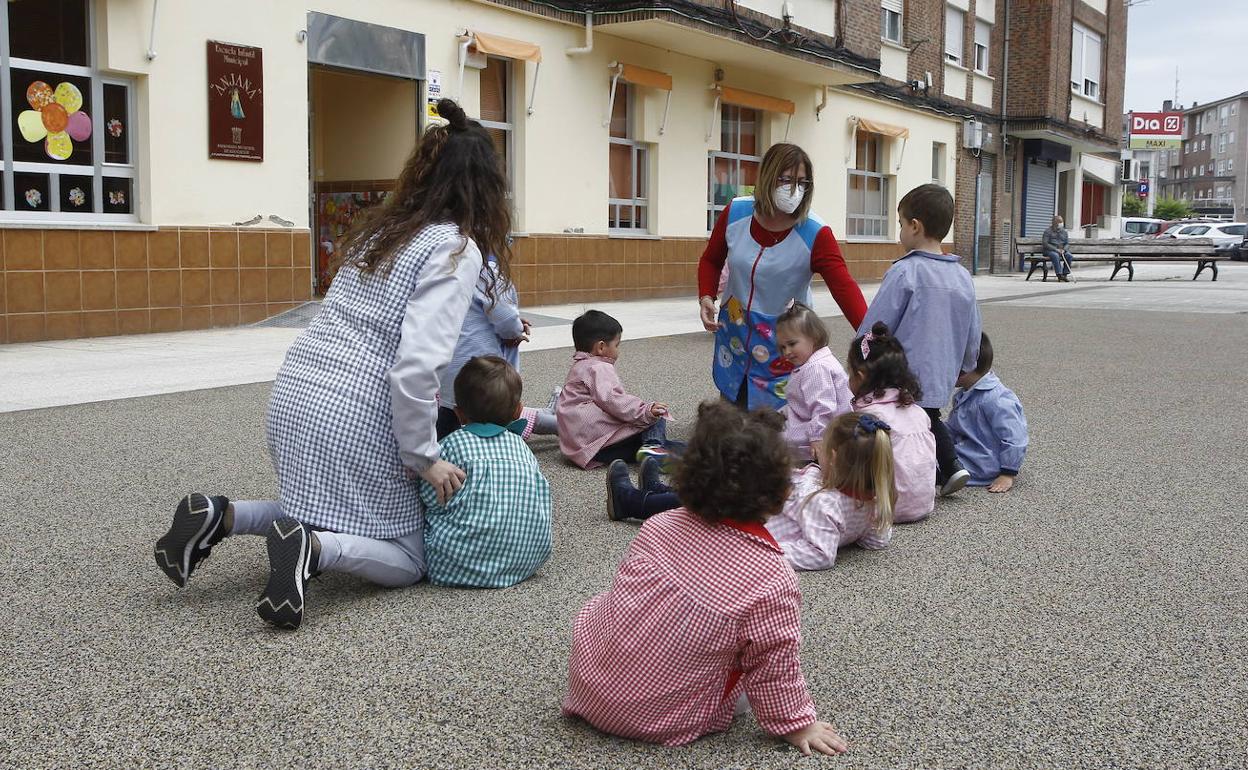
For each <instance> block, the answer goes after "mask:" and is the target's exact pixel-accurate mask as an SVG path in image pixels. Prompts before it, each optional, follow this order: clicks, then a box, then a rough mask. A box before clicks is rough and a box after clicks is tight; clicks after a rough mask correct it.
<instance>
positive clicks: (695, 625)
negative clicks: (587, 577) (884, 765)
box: [563, 508, 815, 746]
mask: <svg viewBox="0 0 1248 770" xmlns="http://www.w3.org/2000/svg"><path fill="white" fill-rule="evenodd" d="M800 628H801V594H800V592H799V590H798V586H797V577H796V575H794V574H793V570H792V569H791V568H790V567H789V566H788V564H786V563H785V560H784V555H783V554H782V553H781V551H780V548H779V547H778V546H777V545H776V543H775V540H774V539H773V538H772V537H771V535H770V534H768V533H767V530H766V528H764V527H763V525H762V524H743V523H737V522H730V521H728V520H725V521H722V522H720V523H719V524H710V523H708V522H706V521H705V520H703V519H702V518H700V517H698V516H696V515H694V514H692V513H689V512H688V511H686V510H685V509H684V508H678V509H676V510H673V511H666V512H664V513H660V514H658V515H656V516H653V517H651V518H650V519H648V520H647V521H646V523H645V524H643V525H642V527H641V530H640V532H638V534H637V537H636V539H635V540H634V541H633V544H632V546H631V547H630V548H629V551H628V555H627V556H626V557H625V559H624V562H623V564H621V565H620V569H619V573H618V574H617V575H616V578H615V582H614V583H613V584H612V587H611V590H610V591H608V592H606V593H604V594H599V595H598V596H596V597H594V598H593V599H591V600H590V602H589V603H588V604H587V605H586V606H585V607H584V609H582V610H581V612H580V614H579V615H577V618H576V624H575V628H574V631H573V643H572V658H571V661H570V663H569V675H568V679H569V690H568V695H567V697H566V698H565V699H564V702H563V711H564V713H565V714H572V715H576V716H580V717H581V718H583V719H585V720H586V721H587V722H589V723H590V724H593V725H594V726H595V727H598V728H599V729H601V730H604V731H606V732H609V733H612V734H614V735H620V736H624V737H629V738H639V739H641V740H646V741H652V742H656V743H663V744H666V745H669V746H674V745H679V744H683V743H688V742H690V741H693V740H695V739H696V738H698V737H700V736H702V735H705V734H707V733H710V732H717V731H720V730H724V729H726V728H727V727H728V725H729V723H730V722H731V721H732V717H733V713H734V708H735V705H736V701H737V698H738V696H739V694H740V693H741V692H742V688H744V691H746V692H749V693H750V705H751V707H752V708H753V710H754V713H755V715H756V716H757V717H758V721H759V723H760V724H761V725H762V726H763V728H764V729H766V730H767V731H768V732H770V733H773V734H777V735H782V734H785V733H789V732H791V731H793V730H796V729H799V728H801V727H804V726H805V725H807V724H809V723H810V722H812V721H813V720H814V718H815V707H814V704H813V703H812V702H811V699H810V696H809V694H808V692H807V689H806V682H805V679H804V678H803V677H802V674H801V669H800V664H799V658H798V645H799V642H800V634H801V631H800ZM756 682H757V683H759V684H762V683H765V684H766V686H765V687H759V688H757V689H755V688H754V687H753V685H754V684H755V683H756ZM708 693H716V694H718V697H708Z"/></svg>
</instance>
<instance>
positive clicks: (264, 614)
mask: <svg viewBox="0 0 1248 770" xmlns="http://www.w3.org/2000/svg"><path fill="white" fill-rule="evenodd" d="M265 547H266V548H267V550H268V552H269V582H268V584H267V585H266V586H265V587H264V593H262V594H260V598H259V599H257V600H256V612H257V613H258V614H259V615H260V617H261V618H263V619H264V620H265V621H266V622H268V623H272V624H273V625H275V626H278V627H280V628H289V629H292V630H293V629H296V628H298V627H299V624H300V623H302V622H303V588H304V584H305V583H306V582H307V579H308V575H307V573H306V565H307V561H308V549H309V548H311V547H312V542H311V537H310V536H309V535H308V531H307V529H306V528H305V527H304V526H303V525H302V524H300V523H299V522H298V521H296V520H295V519H292V518H290V517H286V516H284V517H282V518H280V519H278V520H277V521H275V522H273V527H272V528H271V529H270V530H269V534H268V537H267V538H266V539H265Z"/></svg>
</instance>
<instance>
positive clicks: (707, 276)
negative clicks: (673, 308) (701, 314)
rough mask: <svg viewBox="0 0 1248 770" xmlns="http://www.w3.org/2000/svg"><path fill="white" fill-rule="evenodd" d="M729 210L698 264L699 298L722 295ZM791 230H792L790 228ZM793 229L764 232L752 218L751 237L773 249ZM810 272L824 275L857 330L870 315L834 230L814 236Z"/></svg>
mask: <svg viewBox="0 0 1248 770" xmlns="http://www.w3.org/2000/svg"><path fill="white" fill-rule="evenodd" d="M728 210H729V209H728V208H725V209H724V211H723V213H721V214H720V215H719V219H717V220H715V229H714V230H712V231H711V239H710V240H709V241H708V242H707V244H706V250H705V251H703V252H702V259H701V260H700V261H699V262H698V296H699V297H715V296H717V295H718V294H719V275H720V273H721V272H723V269H724V263H725V262H727V261H728V236H727V233H728ZM790 230H791V228H790ZM790 230H780V231H778V232H773V231H771V230H767V229H764V228H763V226H762V225H760V224H759V223H758V220H757V219H754V218H753V217H751V218H750V236H751V237H752V238H753V239H754V240H755V241H756V242H757V243H758V244H759V245H760V246H774V245H775V244H777V243H780V242H781V241H783V240H784V239H785V238H787V237H788V235H789V232H790ZM810 272H811V274H814V273H818V274H819V275H821V276H823V280H824V282H825V283H827V284H828V291H830V292H832V298H833V299H835V300H836V304H837V306H838V307H840V309H841V312H842V313H844V315H845V320H847V321H849V323H850V325H851V326H853V327H854V329H857V328H858V327H859V326H860V325H861V324H862V319H863V317H864V316H866V314H867V301H866V300H865V299H863V297H862V289H859V288H858V283H857V282H856V281H855V280H854V278H853V276H851V275H850V274H849V268H848V267H846V265H845V258H844V257H842V256H841V247H840V244H838V243H837V242H836V236H835V235H833V234H832V228H830V227H823V228H822V229H820V230H819V234H818V235H816V236H815V242H814V245H813V246H812V247H811V249H810Z"/></svg>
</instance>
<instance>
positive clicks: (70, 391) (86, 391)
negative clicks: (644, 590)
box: [0, 263, 1248, 412]
mask: <svg viewBox="0 0 1248 770" xmlns="http://www.w3.org/2000/svg"><path fill="white" fill-rule="evenodd" d="M1192 269H1193V268H1191V267H1189V266H1187V265H1183V264H1175V265H1145V266H1141V267H1140V268H1137V269H1136V279H1135V281H1134V282H1132V283H1127V282H1126V281H1125V280H1123V278H1122V277H1121V276H1120V277H1119V278H1118V279H1117V280H1115V281H1114V282H1113V283H1112V284H1111V283H1109V282H1107V281H1106V279H1107V278H1108V277H1109V272H1110V268H1109V267H1106V266H1088V267H1082V268H1076V272H1075V275H1076V278H1077V279H1078V281H1079V282H1078V283H1071V284H1065V283H1058V282H1056V281H1055V280H1050V281H1048V282H1041V281H1040V279H1039V277H1038V275H1037V276H1036V277H1033V279H1032V280H1031V281H1025V280H1023V276H1022V275H1021V274H1011V275H1005V276H994V275H980V276H977V277H976V278H975V290H976V292H977V294H978V297H979V300H980V302H981V303H995V302H1010V303H1018V304H1022V305H1028V306H1033V307H1089V308H1093V307H1095V308H1105V309H1113V308H1116V307H1124V308H1125V307H1129V308H1134V309H1156V310H1182V311H1192V312H1235V310H1234V309H1233V308H1236V307H1239V302H1240V300H1242V299H1244V298H1245V297H1248V265H1238V264H1227V263H1224V264H1223V266H1222V268H1221V270H1222V275H1221V277H1220V280H1219V281H1217V282H1216V283H1213V282H1210V281H1209V280H1208V278H1207V276H1208V273H1207V272H1206V274H1205V275H1204V276H1202V277H1201V280H1199V281H1195V282H1193V281H1190V280H1185V279H1190V278H1191V270H1192ZM877 289H878V284H864V285H863V286H862V290H863V294H865V295H866V297H867V300H868V301H870V299H871V298H872V297H873V296H874V294H875V291H876V290H877ZM1093 289H1097V290H1096V291H1093ZM814 297H815V306H816V309H817V310H818V311H819V313H820V314H821V315H823V316H825V317H830V316H839V315H840V311H839V309H838V308H837V306H836V303H835V302H834V301H833V300H832V298H831V296H830V295H829V294H828V292H827V291H826V290H825V289H823V288H822V286H819V285H817V286H816V287H815V291H814ZM590 307H595V308H598V309H599V310H602V311H604V312H607V313H610V314H611V315H613V316H615V317H616V318H618V319H620V323H621V324H623V326H624V339H625V340H626V341H627V340H638V339H648V338H652V337H664V336H670V335H675V334H688V333H691V332H699V331H701V330H702V326H701V323H700V322H699V320H698V314H697V306H696V303H695V301H694V299H693V298H692V297H680V298H676V299H660V300H641V301H632V302H595V303H590V304H571V305H549V306H544V307H533V308H525V309H524V310H525V312H526V314H531V315H533V316H534V317H535V318H537V317H540V318H538V321H539V324H538V325H537V326H536V327H535V328H534V330H533V335H532V336H533V339H532V341H531V342H529V343H527V344H526V345H524V346H523V347H522V348H521V350H522V351H538V350H548V349H552V348H562V347H570V346H571V343H572V334H571V326H572V320H573V319H574V318H576V316H578V315H579V314H580V313H582V312H583V311H585V310H586V309H588V308H590ZM300 331H301V328H297V327H287V328H283V327H274V326H271V325H267V324H260V325H257V326H250V327H239V328H233V329H213V330H209V331H198V332H175V333H171V334H144V335H134V336H127V337H104V338H98V339H77V340H64V341H59V342H36V343H24V344H14V345H0V412H6V411H20V410H24V409H39V408H45V407H52V406H63V405H67V404H80V403H91V402H95V401H107V400H111V399H118V398H134V397H138V396H150V395H157V394H161V393H178V392H183V391H188V390H201V389H206V388H217V387H224V386H228V385H242V384H247V383H254V382H268V381H271V380H272V379H273V378H274V376H275V375H276V373H277V369H278V367H279V366H280V365H281V362H282V357H283V355H284V354H285V352H286V348H287V347H289V345H290V343H291V342H292V341H293V340H294V339H295V337H296V336H298V334H299V332H300Z"/></svg>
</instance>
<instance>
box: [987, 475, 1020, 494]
mask: <svg viewBox="0 0 1248 770" xmlns="http://www.w3.org/2000/svg"><path fill="white" fill-rule="evenodd" d="M1013 488H1014V477H1013V476H1007V475H1005V474H1004V473H1003V474H1001V475H1000V476H997V477H996V478H995V479H993V481H992V483H991V484H989V485H988V491H989V492H1009V491H1010V490H1011V489H1013Z"/></svg>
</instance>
